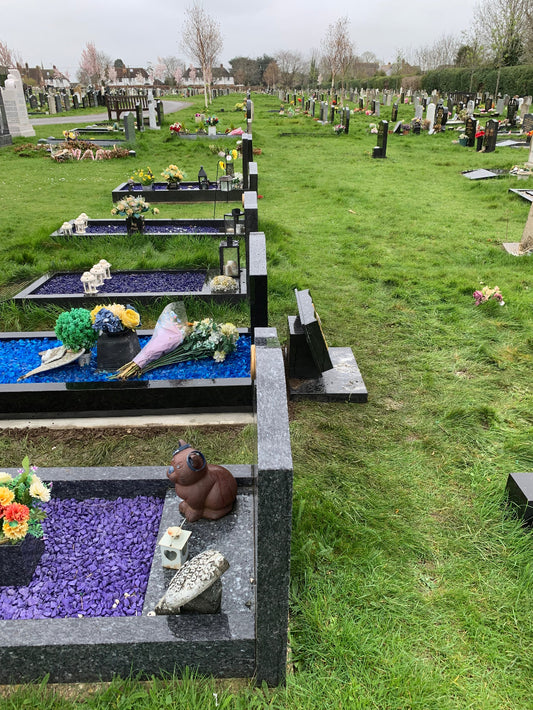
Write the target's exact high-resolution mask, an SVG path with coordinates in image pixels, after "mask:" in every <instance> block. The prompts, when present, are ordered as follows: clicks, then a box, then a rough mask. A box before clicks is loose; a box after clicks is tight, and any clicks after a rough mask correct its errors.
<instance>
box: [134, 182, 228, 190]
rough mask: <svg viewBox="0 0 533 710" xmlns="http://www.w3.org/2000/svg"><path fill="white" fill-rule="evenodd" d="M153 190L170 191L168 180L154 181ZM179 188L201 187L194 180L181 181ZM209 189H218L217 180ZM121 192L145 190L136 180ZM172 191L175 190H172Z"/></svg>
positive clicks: (195, 188) (194, 188)
mask: <svg viewBox="0 0 533 710" xmlns="http://www.w3.org/2000/svg"><path fill="white" fill-rule="evenodd" d="M150 189H151V190H156V191H157V190H161V191H164V192H169V189H168V186H167V183H166V182H154V183H153V184H152V185H150ZM178 189H179V190H197V191H198V190H199V189H200V188H199V187H198V183H194V182H189V183H181V185H180V187H179V188H178ZM209 189H210V190H216V189H217V184H216V182H214V183H209ZM120 191H121V192H130V191H131V192H143V185H141V183H140V182H136V183H135V184H134V185H132V186H131V187H129V186H127V185H126V186H124V187H122V188H121V189H120ZM170 192H175V191H174V190H171V191H170Z"/></svg>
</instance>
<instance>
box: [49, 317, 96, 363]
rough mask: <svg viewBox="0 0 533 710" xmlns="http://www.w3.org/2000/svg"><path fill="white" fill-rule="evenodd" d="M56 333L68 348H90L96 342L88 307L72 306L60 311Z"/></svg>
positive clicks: (76, 349)
mask: <svg viewBox="0 0 533 710" xmlns="http://www.w3.org/2000/svg"><path fill="white" fill-rule="evenodd" d="M55 334H56V336H57V338H58V340H60V341H61V342H62V343H63V345H64V346H65V347H66V348H67V350H71V351H72V352H78V351H79V350H82V349H84V350H90V349H91V348H92V346H93V345H94V343H95V342H96V337H97V336H96V333H95V332H94V330H93V324H92V320H91V314H90V312H89V311H88V310H87V309H86V308H71V309H70V311H63V313H60V314H59V316H58V318H57V320H56V324H55Z"/></svg>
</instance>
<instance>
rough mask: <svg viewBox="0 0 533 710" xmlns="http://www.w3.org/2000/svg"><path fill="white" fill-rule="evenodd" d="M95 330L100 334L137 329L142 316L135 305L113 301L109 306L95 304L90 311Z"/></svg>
mask: <svg viewBox="0 0 533 710" xmlns="http://www.w3.org/2000/svg"><path fill="white" fill-rule="evenodd" d="M90 318H91V324H92V328H93V330H95V331H96V332H97V333H98V334H102V333H108V334H111V335H112V334H114V333H122V332H124V331H125V330H135V328H138V327H139V326H140V324H141V317H140V315H139V313H138V311H137V310H135V308H133V306H129V305H128V306H123V305H122V304H120V303H112V304H111V305H109V306H95V307H94V308H93V310H92V311H91V312H90Z"/></svg>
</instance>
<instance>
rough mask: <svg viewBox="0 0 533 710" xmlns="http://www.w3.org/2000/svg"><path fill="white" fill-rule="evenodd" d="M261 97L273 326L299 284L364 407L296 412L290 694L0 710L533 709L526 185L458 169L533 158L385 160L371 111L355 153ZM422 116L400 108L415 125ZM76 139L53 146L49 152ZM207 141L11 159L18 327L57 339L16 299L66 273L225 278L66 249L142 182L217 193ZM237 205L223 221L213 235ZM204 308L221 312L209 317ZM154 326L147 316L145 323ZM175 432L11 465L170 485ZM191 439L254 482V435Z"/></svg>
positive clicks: (416, 156) (201, 247)
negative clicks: (77, 229)
mask: <svg viewBox="0 0 533 710" xmlns="http://www.w3.org/2000/svg"><path fill="white" fill-rule="evenodd" d="M237 100H239V97H236V96H235V95H234V96H233V97H231V96H229V97H222V98H219V99H217V100H216V101H215V102H214V104H213V113H216V114H217V115H218V116H219V118H220V124H219V125H220V127H221V128H222V129H224V128H226V127H229V125H230V124H233V125H239V119H240V118H241V115H240V114H237V113H235V112H234V111H233V106H234V104H235V102H236V101H237ZM254 101H255V123H254V135H253V140H254V147H256V148H261V149H262V153H261V155H259V156H257V162H258V167H259V192H260V194H261V195H262V196H263V199H261V200H260V201H259V225H260V229H261V230H262V231H264V232H265V234H266V240H267V252H268V268H269V297H270V301H269V313H270V322H271V324H272V325H273V326H275V327H277V328H278V332H279V334H280V337H281V339H282V340H284V339H285V338H286V331H287V316H288V315H291V314H294V313H295V310H296V304H295V300H294V295H293V289H294V288H310V289H311V293H312V295H313V297H314V301H315V305H316V308H317V310H318V312H319V314H320V316H321V319H322V325H323V329H324V332H325V334H326V337H327V339H328V342H329V344H330V345H332V346H341V345H342V346H349V347H351V348H352V349H353V351H354V354H355V357H356V359H357V362H358V364H359V367H360V369H361V373H362V375H363V377H364V380H365V384H366V386H367V388H368V391H369V401H368V403H367V404H363V405H360V404H313V403H292V404H291V405H290V416H291V436H292V447H293V458H294V465H295V484H294V521H293V548H292V579H291V596H290V601H291V617H290V655H289V674H288V678H287V686H286V688H279V689H273V690H269V689H266V688H260V689H254V688H253V687H252V686H251V685H249V684H248V683H241V682H239V683H226V682H221V681H215V680H212V679H198V678H194V677H189V676H188V677H186V678H185V679H184V680H183V681H178V680H176V679H167V680H164V681H160V680H154V681H153V682H149V683H140V682H138V681H135V680H128V681H121V680H117V681H116V682H115V683H114V684H112V685H111V686H110V687H109V688H103V689H101V688H97V689H92V690H90V689H87V688H81V689H76V688H70V689H69V693H67V694H65V693H64V692H63V693H61V694H60V693H59V691H56V689H55V688H50V687H47V686H46V684H43V685H42V686H41V687H38V686H32V687H25V688H22V689H20V690H17V691H9V692H8V693H7V694H5V695H4V697H3V699H2V697H0V707H2V708H4V707H5V708H22V707H25V706H31V707H40V708H45V707H50V708H52V707H54V708H56V707H58V708H74V707H91V708H107V707H113V708H130V707H135V708H151V709H154V708H163V707H175V708H215V707H220V708H246V709H248V708H264V707H272V708H295V709H296V708H305V709H307V708H309V709H311V708H312V709H315V708H343V709H344V708H350V709H351V708H354V709H358V708H362V709H366V708H380V709H387V710H390V709H394V710H396V709H397V710H406V709H408V708H409V709H411V708H412V709H420V710H422V709H424V710H425V709H431V710H433V709H434V710H452V709H453V710H465V709H466V708H474V709H476V710H479V709H482V710H488V709H491V710H492V709H494V710H519V709H522V708H523V709H524V710H525V709H526V708H530V707H531V678H532V673H533V634H532V621H531V620H532V618H533V602H532V592H533V562H532V550H533V543H532V539H531V536H530V533H528V532H525V531H524V530H523V529H522V528H521V526H520V523H519V522H518V521H517V520H514V519H513V518H512V517H510V516H509V514H508V512H507V510H506V508H505V496H504V488H505V483H506V480H507V476H508V474H509V473H510V472H513V471H533V446H532V440H533V427H532V423H533V415H532V411H533V407H532V405H533V397H532V392H531V379H532V378H531V373H532V366H533V332H532V315H533V311H532V307H533V272H532V261H531V260H530V259H529V258H527V257H522V258H514V257H511V256H509V255H508V254H506V253H505V252H504V251H503V250H502V248H501V244H502V242H505V241H520V238H521V235H522V230H523V228H524V225H525V221H526V218H527V215H528V209H529V203H527V202H525V201H522V200H520V199H518V198H517V197H515V196H513V195H511V194H510V193H508V192H507V190H508V188H510V187H529V185H528V183H527V182H522V181H517V179H516V178H514V177H513V178H511V177H505V178H501V179H494V180H486V181H479V182H471V181H468V180H467V179H465V178H464V177H462V176H461V174H460V173H461V171H464V170H468V169H473V168H478V167H485V168H511V167H512V166H513V165H514V164H519V163H523V162H525V161H526V160H527V155H528V153H527V151H525V150H524V149H520V150H518V149H511V148H500V149H497V150H496V152H495V153H492V154H481V153H476V152H475V151H474V149H468V148H463V147H461V146H459V145H457V144H454V143H453V142H452V141H453V140H454V139H456V138H457V137H458V133H454V132H452V131H446V132H444V133H441V134H436V135H433V136H428V135H427V134H422V135H420V136H414V135H408V136H396V135H391V136H389V143H388V152H387V155H388V157H387V159H386V160H373V159H372V157H371V155H372V148H373V147H374V145H375V136H373V135H371V134H370V133H369V130H368V124H369V123H370V122H376V119H375V118H372V117H367V116H362V115H361V114H357V115H355V116H354V117H353V118H352V120H351V126H350V134H349V135H348V136H346V135H341V136H336V135H335V134H334V133H333V129H332V127H331V126H321V125H318V123H317V122H315V121H313V120H312V119H311V118H309V117H304V116H301V117H295V118H289V117H287V116H279V115H278V114H277V113H272V112H271V111H272V110H274V109H276V108H277V107H279V102H278V100H277V99H276V98H274V97H266V96H259V95H258V96H255V97H254ZM200 107H201V97H198V98H196V99H194V106H193V107H192V108H189V109H186V110H184V111H181V112H179V113H176V114H172V115H171V116H170V117H167V120H168V122H170V121H174V120H179V121H182V122H183V121H185V123H186V124H187V125H188V126H189V127H191V128H192V126H193V120H192V115H193V113H194V111H195V110H197V108H198V109H199V108H200ZM222 109H225V110H224V111H222ZM412 115H413V110H412V108H409V107H401V108H400V118H403V119H404V120H408V119H410V118H411V117H412ZM389 116H390V109H389V108H383V109H382V118H383V117H384V118H387V117H389ZM240 125H244V124H243V123H242V122H241V123H240ZM67 127H68V124H67V123H65V125H64V126H43V127H39V128H38V129H37V138H39V137H43V136H48V135H56V136H59V135H61V131H62V130H64V129H65V128H67ZM22 142H24V140H22V139H17V140H16V141H15V144H20V143H22ZM33 142H34V141H33ZM221 145H223V143H221ZM227 145H228V146H229V145H231V144H230V143H229V142H228V144H227ZM208 146H209V141H208V140H204V141H194V142H189V141H183V140H179V139H173V138H172V137H171V136H170V135H169V134H168V131H167V130H166V129H165V128H164V129H163V130H162V131H154V132H150V131H146V132H145V133H144V134H143V135H141V136H139V138H138V140H137V143H136V144H135V150H136V151H137V156H136V158H129V159H125V160H114V161H106V162H96V161H95V162H92V161H90V162H89V161H85V162H80V163H68V164H56V163H54V162H52V161H51V160H50V159H49V158H46V157H43V156H40V155H35V156H32V157H20V156H19V155H17V154H16V153H15V152H14V151H13V150H12V148H3V149H1V150H0V166H1V170H0V205H1V207H2V210H1V213H2V220H1V222H0V252H1V262H2V267H3V268H2V272H1V274H0V295H1V296H2V297H3V298H4V299H5V300H4V302H2V303H0V318H1V322H2V324H3V325H2V329H3V330H12V329H21V330H32V329H37V328H51V327H53V324H54V321H55V318H56V317H57V311H56V310H54V309H53V308H50V309H43V308H35V307H30V306H28V307H26V308H24V309H17V308H15V307H13V306H12V304H10V303H9V301H8V300H6V299H7V297H8V296H10V295H12V294H13V293H15V292H17V291H18V290H20V288H21V287H22V286H23V285H25V284H27V283H28V282H30V281H31V280H33V279H34V278H36V277H38V276H40V275H41V274H42V273H44V272H46V271H49V270H54V269H84V268H86V267H90V266H91V265H92V264H93V263H95V261H97V260H99V259H100V258H103V257H105V258H107V259H108V260H109V261H110V262H112V264H113V268H117V269H118V268H158V267H174V268H177V267H180V268H181V267H188V266H195V265H201V266H214V265H215V264H216V263H217V258H218V255H217V249H216V246H217V245H214V244H212V243H211V242H209V240H199V241H195V240H192V239H190V238H187V237H176V238H172V239H168V240H160V241H157V240H156V239H153V240H150V239H149V238H146V237H135V239H131V240H130V239H126V238H124V239H117V240H116V241H114V242H113V244H112V245H111V244H110V245H109V246H107V245H105V246H104V245H100V244H98V243H97V240H94V241H93V242H91V241H90V240H86V239H81V238H77V239H76V238H75V239H71V240H61V239H51V238H50V236H49V235H50V234H51V233H52V232H53V231H54V230H55V229H57V228H58V227H59V226H60V224H61V223H62V222H63V221H64V220H65V219H71V218H74V217H76V216H77V215H78V214H79V213H80V212H86V213H87V214H88V215H89V216H90V217H92V218H98V217H108V216H110V209H111V207H112V203H111V190H112V189H113V188H114V187H116V186H117V185H118V184H119V183H120V182H123V181H124V180H125V179H127V178H128V177H129V175H130V174H131V173H132V171H133V170H134V169H135V168H138V167H146V166H150V167H151V168H152V170H153V171H154V173H155V174H156V175H157V174H158V173H159V172H161V170H162V169H163V168H165V167H166V166H167V165H168V164H169V163H175V164H177V165H179V166H180V167H181V168H183V169H184V170H185V171H186V172H187V174H188V175H189V177H190V178H194V177H195V176H196V174H197V172H198V169H199V167H200V165H203V166H204V167H205V169H206V171H207V173H208V176H209V178H210V179H213V178H214V176H215V173H216V163H217V157H216V156H215V155H213V153H211V152H210V150H209V147H208ZM230 206H233V205H230ZM230 206H227V205H226V206H223V205H218V206H217V208H216V216H217V217H221V216H222V215H223V214H224V211H228V208H229V207H230ZM212 215H213V205H212V204H211V205H203V206H198V205H197V206H194V205H189V206H180V205H168V206H163V207H161V214H160V217H163V218H166V217H180V218H181V217H188V216H191V217H192V216H195V217H196V216H198V217H211V216H212ZM482 284H486V285H488V286H495V285H498V286H499V287H500V289H501V291H502V293H503V296H504V299H505V302H506V303H505V306H503V307H500V306H498V305H497V304H495V303H494V304H493V303H488V304H485V305H482V306H479V307H475V305H474V299H473V298H472V293H473V291H474V290H476V289H478V288H480V287H481V285H482ZM486 306H488V307H486ZM492 306H494V307H492ZM188 307H189V308H190V309H191V312H192V313H193V314H194V316H196V315H200V313H203V314H204V315H207V313H206V308H207V307H206V306H205V305H201V306H198V305H194V304H188ZM157 314H158V309H157V307H152V308H151V309H146V313H144V314H143V325H146V326H148V327H149V326H150V325H151V324H153V321H154V319H155V318H156V317H157ZM227 314H229V316H230V317H231V318H232V319H233V320H234V322H237V324H238V325H242V326H244V325H246V324H247V315H246V309H245V308H244V307H241V308H237V309H232V310H229V309H224V308H219V313H218V314H217V315H220V316H223V315H227ZM182 434H183V432H177V431H172V430H165V431H161V432H156V433H150V432H143V431H140V430H135V429H133V430H129V431H117V430H113V431H107V432H106V431H98V432H95V434H94V436H93V445H92V446H90V447H88V446H87V437H86V435H85V434H84V435H77V434H76V433H75V432H73V433H66V434H63V435H62V436H61V437H56V436H55V435H54V432H51V431H43V430H37V431H32V432H22V433H21V432H18V433H17V432H2V433H0V452H1V454H2V462H3V464H4V466H6V467H7V466H17V465H19V464H20V461H21V459H22V457H23V455H24V454H26V453H27V454H28V455H29V456H30V459H31V461H32V462H33V463H35V464H37V465H38V466H57V465H72V466H83V465H99V464H103V463H106V464H108V465H124V464H125V463H131V464H132V465H142V464H146V463H147V462H148V461H149V462H150V463H152V464H160V465H161V466H164V465H166V464H167V463H168V457H169V453H170V451H171V450H172V448H171V447H172V446H173V443H174V441H175V440H176V439H177V437H178V435H179V436H182ZM187 436H190V437H194V443H195V445H196V446H198V447H199V448H202V447H203V448H204V449H205V450H206V452H211V451H213V452H216V455H217V456H218V457H219V459H220V460H221V461H225V462H228V463H249V460H250V455H251V451H252V449H253V432H252V431H251V429H250V427H244V428H243V429H221V430H218V431H213V430H209V431H202V430H195V431H191V432H187ZM214 694H216V696H215V695H214Z"/></svg>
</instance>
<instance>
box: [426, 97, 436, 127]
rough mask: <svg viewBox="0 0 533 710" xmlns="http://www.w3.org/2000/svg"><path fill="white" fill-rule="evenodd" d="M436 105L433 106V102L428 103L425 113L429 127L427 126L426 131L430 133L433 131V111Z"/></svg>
mask: <svg viewBox="0 0 533 710" xmlns="http://www.w3.org/2000/svg"><path fill="white" fill-rule="evenodd" d="M436 109H437V107H436V106H435V104H434V103H430V104H429V105H428V110H427V113H426V118H427V120H428V121H429V128H428V133H429V134H431V133H433V126H434V124H435V111H436Z"/></svg>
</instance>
